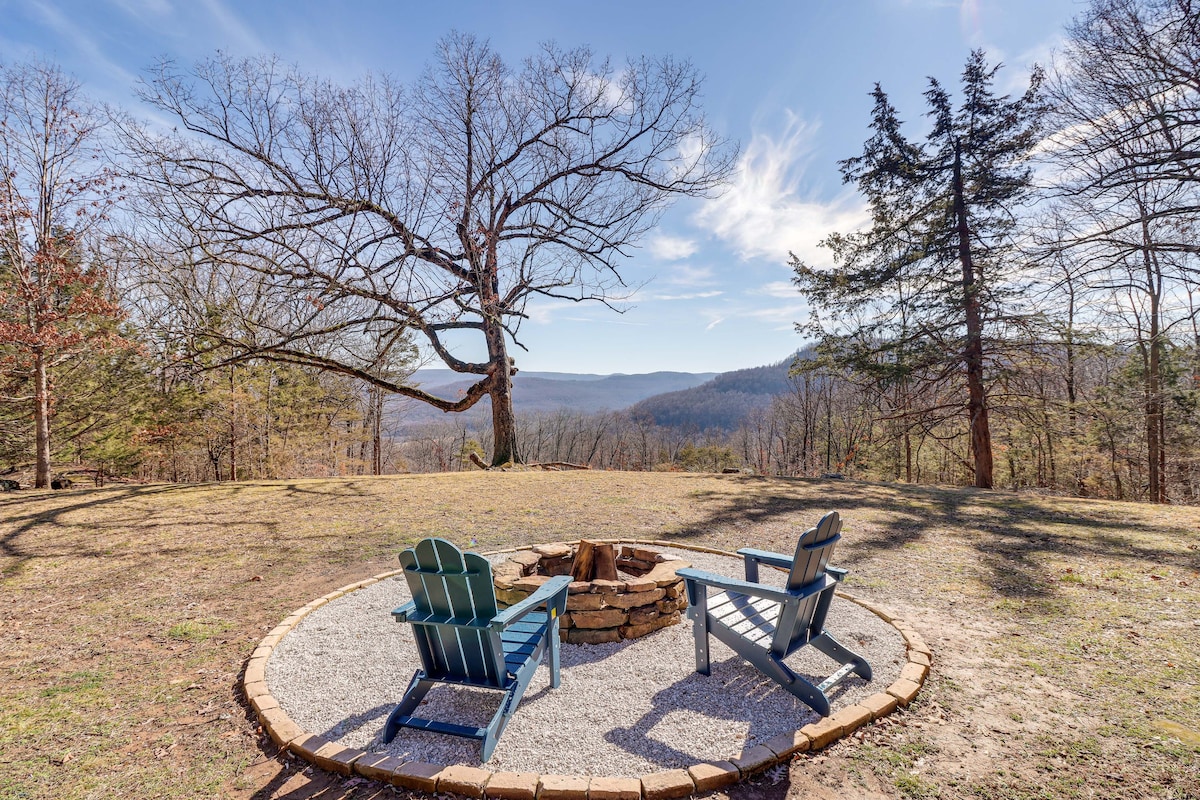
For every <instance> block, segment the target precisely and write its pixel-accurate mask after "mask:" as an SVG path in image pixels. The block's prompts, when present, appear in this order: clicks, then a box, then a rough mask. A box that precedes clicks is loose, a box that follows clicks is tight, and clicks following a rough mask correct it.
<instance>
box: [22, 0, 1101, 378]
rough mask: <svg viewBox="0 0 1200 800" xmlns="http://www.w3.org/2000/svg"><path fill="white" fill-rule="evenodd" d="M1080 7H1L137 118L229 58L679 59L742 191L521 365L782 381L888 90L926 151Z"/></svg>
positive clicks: (350, 69)
mask: <svg viewBox="0 0 1200 800" xmlns="http://www.w3.org/2000/svg"><path fill="white" fill-rule="evenodd" d="M1084 8H1085V5H1084V4H1083V3H1082V2H1079V0H959V1H958V2H951V1H950V0H841V1H840V2H838V0H829V1H828V2H822V1H821V0H810V1H808V2H805V1H804V0H790V1H785V0H776V2H755V1H754V0H746V1H745V2H736V3H735V2H728V1H727V2H710V1H709V0H692V1H691V2H656V1H655V0H639V1H638V2H627V1H626V0H602V2H572V1H568V0H563V1H562V2H520V0H510V2H467V1H466V0H442V1H441V2H428V0H424V1H423V2H405V1H402V0H394V1H393V2H386V0H373V1H364V2H342V3H334V2H315V1H313V0H288V1H287V2H277V1H276V0H260V1H258V2H255V1H254V0H244V2H240V3H235V2H232V0H80V2H65V1H64V2H54V1H53V0H0V20H2V21H3V24H2V25H0V59H3V60H4V61H7V62H11V61H17V60H23V59H26V58H30V57H34V56H41V57H46V58H49V59H51V60H53V61H56V62H57V63H59V64H60V65H61V66H63V67H64V68H65V69H66V70H67V71H69V72H71V73H73V74H74V75H76V76H77V77H78V78H79V79H80V80H82V81H83V83H84V85H85V87H86V90H87V92H88V93H89V94H90V95H91V96H92V97H93V98H95V99H97V100H100V101H104V102H109V103H114V104H118V105H121V106H124V107H127V108H129V109H131V110H132V111H133V112H134V113H135V114H137V113H139V110H138V108H137V102H136V99H135V97H134V94H133V85H134V82H135V81H136V80H137V78H138V76H139V74H140V73H141V70H142V69H143V68H145V67H146V66H147V65H149V64H150V63H151V62H152V61H154V60H155V59H157V58H158V57H160V56H164V55H165V56H169V57H172V58H174V59H176V60H178V61H180V62H183V63H188V62H191V61H194V60H196V59H198V58H202V57H205V56H208V55H211V54H212V53H213V52H214V51H215V50H218V49H219V50H222V51H225V52H227V53H231V54H234V55H253V54H257V53H263V52H271V53H277V54H278V55H280V56H281V57H282V58H283V59H285V60H286V61H289V62H294V63H296V64H299V65H300V66H302V67H303V68H305V69H306V70H308V71H311V72H314V73H317V74H320V75H323V76H325V77H329V78H332V79H335V80H340V81H344V82H346V83H350V82H352V81H354V80H355V79H356V78H358V77H359V76H361V75H363V74H364V73H367V72H389V73H391V74H393V75H396V76H397V77H399V78H401V79H406V80H407V79H411V78H414V77H415V76H416V75H417V74H418V73H419V72H420V70H421V69H422V68H423V66H424V65H425V64H426V63H427V62H428V60H429V59H430V58H431V57H432V55H433V46H434V43H435V42H436V40H437V39H438V38H440V37H441V36H442V35H444V34H445V33H447V32H448V31H450V30H459V31H463V32H469V33H474V34H476V35H477V36H480V37H484V38H488V39H490V40H491V43H492V45H493V46H494V47H495V49H496V50H497V51H498V52H499V53H501V54H502V55H503V57H504V58H505V59H507V60H510V61H512V62H517V61H519V60H520V59H522V58H523V57H525V56H526V55H528V54H531V53H532V52H533V51H534V49H535V48H536V46H537V44H538V43H540V42H543V41H546V40H554V41H556V42H557V43H558V44H559V45H562V46H565V47H573V46H577V45H588V46H590V47H591V48H592V49H593V50H594V51H595V52H596V53H598V54H600V55H609V56H612V57H613V59H614V61H620V60H623V59H624V57H625V56H638V55H665V54H670V55H673V56H675V57H677V58H686V59H688V60H690V61H691V62H692V63H693V64H695V65H696V67H697V68H698V69H699V71H700V72H701V73H702V74H704V75H705V76H706V83H705V90H704V101H703V103H704V107H705V110H706V112H707V114H708V116H709V119H710V122H711V123H712V125H713V127H715V128H716V129H717V130H718V131H719V132H721V133H722V134H723V135H725V136H727V137H729V138H731V139H734V140H737V141H739V142H740V143H741V148H742V157H741V163H740V165H739V170H738V172H737V177H736V179H735V181H734V183H733V184H732V185H731V186H730V187H729V189H728V191H727V192H726V193H725V195H724V196H723V197H721V198H719V199H716V200H708V201H700V200H688V201H684V202H681V203H678V204H676V205H675V206H674V207H673V208H672V209H671V210H670V211H669V212H668V213H667V214H666V215H665V216H664V218H663V220H662V223H661V224H660V226H659V228H658V229H657V230H656V231H655V232H654V233H653V234H652V235H651V236H649V237H648V238H647V239H645V240H644V241H643V242H642V243H641V247H640V248H639V249H638V250H636V251H634V254H633V256H632V257H631V258H630V259H629V261H628V263H626V264H624V265H623V266H622V274H623V276H624V277H625V278H626V280H627V281H628V282H629V283H630V284H631V285H635V286H640V287H641V288H639V289H638V290H637V291H636V293H635V294H634V296H633V297H632V299H631V302H630V303H628V304H627V306H628V307H627V309H626V311H625V313H624V314H617V313H614V312H613V311H611V310H609V309H607V308H604V307H602V306H599V305H596V306H583V305H579V304H572V303H557V302H543V303H541V304H534V305H532V306H531V307H530V308H529V309H528V310H529V311H530V312H531V315H532V317H531V319H530V320H529V322H528V323H526V324H525V326H524V327H523V328H522V330H521V339H522V341H523V343H524V344H525V345H526V346H527V347H528V348H529V352H522V351H520V350H516V351H515V357H516V359H517V365H518V367H520V368H523V369H527V370H546V371H559V372H588V373H599V374H607V373H617V372H623V373H641V372H652V371H656V370H676V371H685V372H722V371H727V370H732V369H739V368H742V367H752V366H759V365H762V364H768V363H773V362H777V361H780V360H782V359H784V358H786V357H787V356H788V355H789V354H790V353H792V352H794V351H795V350H796V349H797V348H798V347H800V346H801V345H802V344H803V341H802V340H801V338H800V337H799V336H798V335H797V334H796V333H795V332H794V330H793V323H795V322H797V321H801V320H803V319H804V318H805V316H806V310H805V308H804V304H803V302H802V301H801V299H800V298H799V296H798V295H797V294H796V292H795V290H794V288H792V286H791V284H790V282H789V281H790V277H791V272H790V270H789V269H788V266H787V254H788V251H789V250H791V251H795V252H796V253H797V254H798V255H800V256H801V257H803V258H805V259H806V260H810V261H812V262H814V263H817V264H820V263H825V262H827V260H828V259H827V256H826V255H825V254H824V253H823V251H821V250H820V249H818V248H817V247H816V243H817V242H818V241H820V240H821V239H822V238H823V237H824V236H825V235H827V234H828V233H829V232H831V231H835V230H838V231H846V230H850V229H852V228H853V227H854V226H856V225H858V224H860V223H861V222H862V221H863V219H864V217H863V212H862V204H861V202H860V200H859V199H858V198H857V197H856V196H855V194H854V193H853V191H852V190H851V189H850V188H849V187H846V186H843V185H842V183H841V178H840V175H839V174H838V171H837V163H836V162H837V161H838V159H842V158H846V157H849V156H853V155H857V154H858V153H859V152H861V150H862V143H863V141H864V139H865V138H866V135H867V128H866V126H867V122H868V117H869V112H870V108H871V100H870V98H869V97H868V93H869V92H870V91H871V89H872V86H873V85H874V83H875V82H876V81H879V82H881V83H882V84H883V87H884V89H885V91H887V92H888V93H889V94H890V95H891V98H892V101H893V103H894V104H895V105H896V106H897V107H898V108H899V110H900V112H901V116H902V117H903V118H904V119H905V120H907V121H908V122H909V125H910V133H918V132H920V131H921V123H922V117H921V113H922V111H923V105H922V99H921V92H922V91H923V90H924V88H925V82H926V76H929V75H933V76H935V77H937V78H939V80H941V81H942V82H943V83H944V84H947V85H948V86H956V85H957V78H958V75H959V73H960V72H961V69H962V65H963V63H964V62H965V60H966V57H967V54H968V52H969V51H970V50H971V49H972V48H975V47H982V48H984V49H985V50H986V51H987V52H988V54H989V58H990V59H991V60H992V61H1002V62H1003V63H1004V64H1005V65H1006V68H1005V69H1004V70H1003V72H1002V73H1001V76H1000V82H1001V86H1002V88H1004V89H1005V90H1007V91H1011V92H1014V93H1016V92H1019V91H1021V90H1023V88H1024V80H1025V78H1026V77H1027V75H1028V70H1029V68H1030V66H1031V65H1032V64H1033V63H1035V62H1036V63H1041V64H1046V63H1047V62H1048V61H1049V59H1050V56H1051V54H1052V52H1053V51H1054V49H1056V48H1057V46H1058V44H1059V42H1060V41H1061V37H1062V31H1063V25H1064V24H1065V23H1066V22H1067V21H1069V20H1070V18H1071V17H1072V16H1073V15H1076V14H1079V13H1082V11H1083V10H1084ZM643 284H644V285H643ZM462 355H464V356H468V357H476V356H477V355H478V354H477V353H472V352H470V351H464V352H463V353H462Z"/></svg>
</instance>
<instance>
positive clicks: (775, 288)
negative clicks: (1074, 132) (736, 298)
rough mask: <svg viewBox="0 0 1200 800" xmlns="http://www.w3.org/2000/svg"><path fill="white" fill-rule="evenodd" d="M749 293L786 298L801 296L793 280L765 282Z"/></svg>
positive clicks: (792, 298) (791, 298)
mask: <svg viewBox="0 0 1200 800" xmlns="http://www.w3.org/2000/svg"><path fill="white" fill-rule="evenodd" d="M748 294H756V295H765V296H767V297H779V298H782V299H785V300H794V299H796V298H797V297H799V296H800V294H799V292H798V291H797V290H796V285H795V284H794V283H792V282H791V281H771V282H770V283H764V284H763V285H762V286H759V287H758V288H756V289H751V290H749V292H748Z"/></svg>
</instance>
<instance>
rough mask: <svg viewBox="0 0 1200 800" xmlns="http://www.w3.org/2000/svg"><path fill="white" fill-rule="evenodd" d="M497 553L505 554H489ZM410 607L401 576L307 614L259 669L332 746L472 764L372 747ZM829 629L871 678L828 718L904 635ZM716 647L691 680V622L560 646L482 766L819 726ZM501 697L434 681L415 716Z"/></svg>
mask: <svg viewBox="0 0 1200 800" xmlns="http://www.w3.org/2000/svg"><path fill="white" fill-rule="evenodd" d="M664 552H667V553H670V554H672V555H675V556H677V557H679V558H681V559H684V560H686V561H689V562H691V563H692V564H693V566H695V567H696V568H698V569H704V570H709V571H711V572H717V573H721V574H724V575H730V576H734V577H741V560H740V559H736V558H730V557H726V556H717V555H711V554H707V553H697V552H694V551H689V550H682V549H673V548H672V549H668V550H665V551H664ZM498 558H503V556H502V557H497V558H493V560H498ZM767 572H770V570H768V571H767ZM409 599H410V596H409V592H408V587H407V586H406V585H405V583H404V580H403V578H401V577H397V578H392V579H387V580H383V581H380V582H378V583H375V584H373V585H371V586H368V587H366V588H364V589H360V590H358V591H355V592H352V593H350V594H348V595H346V596H344V597H341V598H338V599H337V600H334V601H333V602H331V603H328V604H326V605H324V606H322V607H321V608H319V609H317V610H316V611H314V612H313V613H311V614H309V615H308V616H307V617H306V618H305V619H304V620H302V621H301V622H300V624H299V625H297V626H296V628H295V629H293V630H292V631H291V632H290V633H288V634H287V635H286V636H285V637H284V638H283V640H282V641H281V642H280V643H279V645H278V646H277V647H276V648H275V650H274V652H273V653H272V654H271V658H270V660H269V661H268V662H267V683H268V685H269V686H270V689H271V693H272V694H273V695H274V696H275V698H276V699H277V700H278V701H279V704H280V706H282V708H283V710H284V711H285V712H286V713H287V714H288V716H290V717H291V718H292V719H293V720H295V722H296V723H297V724H298V725H299V726H300V727H302V728H303V729H305V730H306V731H309V732H311V733H316V734H319V735H321V736H323V737H325V738H327V739H330V740H332V741H336V742H341V743H342V744H344V745H347V746H350V747H357V748H362V749H365V750H368V751H370V752H376V753H384V754H387V755H393V756H397V757H399V758H402V759H404V760H406V761H426V762H430V763H434V764H443V765H449V764H468V765H474V766H478V765H479V764H480V761H479V743H478V742H476V741H474V740H471V739H461V738H458V737H453V736H442V735H436V734H431V733H425V732H421V731H415V730H411V729H402V730H401V731H400V733H399V735H397V736H396V738H395V740H394V741H393V742H392V743H391V744H390V745H385V744H383V743H382V742H380V741H379V736H380V734H381V732H382V729H383V723H384V721H385V720H386V719H387V715H388V714H389V713H390V712H391V710H392V708H393V707H394V705H395V704H396V702H397V701H398V700H399V699H400V696H401V695H402V694H403V692H404V689H405V688H406V687H407V685H408V682H409V680H410V679H411V678H412V674H413V671H414V670H416V669H418V668H419V667H420V659H419V657H418V656H417V652H416V647H415V645H414V644H413V639H412V635H411V633H410V628H409V626H407V625H402V624H398V623H396V622H394V621H393V620H392V617H391V614H390V613H389V612H390V611H391V610H392V609H393V608H396V607H397V606H400V605H402V604H403V603H405V602H407V601H408V600H409ZM827 627H828V629H829V631H830V632H831V633H832V634H833V635H834V636H835V637H836V638H837V639H838V640H839V641H841V642H842V643H843V644H846V645H847V646H849V647H850V648H851V649H853V650H856V651H857V652H859V653H861V654H862V655H864V656H865V657H866V659H867V661H868V662H869V663H870V664H871V667H872V669H873V670H874V679H873V680H872V681H871V682H869V683H868V682H866V681H863V680H861V679H859V678H857V677H851V678H850V679H848V680H846V681H843V683H842V684H841V685H840V686H839V687H838V688H836V689H835V690H834V691H833V693H832V695H831V698H830V699H831V701H832V702H833V708H834V710H835V711H836V710H837V709H838V708H841V707H844V706H847V705H850V704H852V703H854V702H856V701H857V700H860V699H862V698H864V697H866V696H868V695H870V694H874V693H875V692H879V691H883V690H884V689H885V688H886V687H887V686H889V685H890V684H891V683H892V682H893V681H895V680H896V678H897V677H898V676H899V674H900V670H901V668H902V667H903V666H904V663H905V660H906V659H905V647H904V639H903V637H901V635H900V634H899V632H897V631H896V629H895V628H893V627H892V626H890V625H888V624H887V623H885V622H884V621H883V620H881V619H879V618H878V617H877V616H875V615H874V614H873V613H871V612H870V611H867V610H866V609H864V608H862V607H861V606H859V605H857V604H856V603H853V602H850V601H847V600H845V599H841V598H838V599H835V600H834V604H833V608H832V611H831V612H830V619H829V622H828V624H827ZM710 641H711V645H710V648H711V658H712V675H711V676H704V675H699V674H697V673H696V672H695V655H694V649H693V641H692V626H691V622H690V621H688V620H687V619H686V618H685V619H684V621H683V622H682V623H681V624H679V625H674V626H671V627H669V628H665V629H663V630H661V631H658V632H656V633H653V634H651V635H650V636H647V637H644V638H642V639H636V640H630V641H624V642H617V643H613V644H604V645H568V644H564V645H562V685H561V686H560V687H559V688H558V689H551V688H550V683H549V670H548V669H547V668H546V667H545V666H543V667H541V668H540V669H539V670H538V672H537V675H536V676H535V677H534V679H533V682H532V683H531V684H530V686H529V689H528V691H527V692H526V694H525V697H524V699H523V700H522V702H521V704H520V706H519V707H518V708H517V712H516V713H515V714H514V715H513V718H512V720H511V722H510V723H509V725H508V728H507V729H506V730H505V732H504V735H503V736H502V737H501V738H500V742H499V745H498V746H497V747H496V752H495V753H494V755H493V756H492V759H491V760H490V761H488V763H487V764H486V767H487V768H488V769H492V770H496V771H500V770H503V771H510V772H536V773H553V774H568V775H592V776H606V777H638V776H641V775H644V774H647V773H650V772H657V771H660V770H665V769H674V768H680V767H687V766H689V765H691V764H695V763H697V762H700V761H709V760H720V759H729V758H731V757H734V756H737V755H738V754H739V753H740V752H741V751H742V750H743V749H744V748H746V747H750V746H753V745H755V744H758V743H761V742H764V741H766V740H768V739H770V738H772V737H774V736H776V735H778V734H780V733H787V732H790V731H793V730H796V729H798V728H800V727H802V726H803V725H806V724H808V723H809V722H813V721H816V720H817V719H818V718H819V717H818V716H817V715H816V714H815V713H814V712H813V711H812V710H811V709H809V708H808V707H807V706H806V705H804V704H803V703H800V702H799V701H797V700H796V699H795V698H793V697H792V696H791V695H790V694H788V693H787V692H785V691H783V690H782V689H781V688H779V687H778V686H777V685H776V684H774V683H772V682H771V681H770V680H767V679H766V678H764V677H763V676H762V675H761V674H760V673H759V672H758V671H756V670H755V669H753V668H752V667H750V666H749V665H748V664H747V663H746V662H744V661H743V660H741V659H740V658H738V657H737V656H736V655H734V653H733V651H731V650H729V649H728V648H727V647H725V646H724V645H722V644H721V643H720V642H718V641H716V640H715V639H711V638H710ZM789 665H790V666H791V667H792V668H793V669H794V670H796V671H797V672H799V673H801V674H807V675H809V676H816V677H818V679H820V678H823V677H824V676H825V675H827V674H828V673H830V672H832V671H833V669H834V668H835V666H836V665H834V664H833V663H832V662H830V661H829V660H828V659H827V658H825V657H824V656H823V655H821V654H820V653H817V652H815V651H813V649H812V648H803V649H802V650H801V652H799V653H797V654H796V655H794V656H793V657H792V659H790V660H789ZM498 698H499V694H498V693H495V692H488V691H484V690H479V691H470V690H464V689H461V688H450V687H438V688H435V689H434V690H433V691H431V692H430V694H429V695H428V697H427V700H426V704H425V705H423V706H422V709H421V712H420V713H421V715H422V716H426V717H433V718H441V719H446V720H452V721H457V722H459V723H461V724H479V725H482V724H486V722H487V720H488V719H489V718H490V717H491V715H492V714H493V713H494V712H495V709H496V708H498V702H497V699H498Z"/></svg>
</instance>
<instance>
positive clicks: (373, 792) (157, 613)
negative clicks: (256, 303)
mask: <svg viewBox="0 0 1200 800" xmlns="http://www.w3.org/2000/svg"><path fill="white" fill-rule="evenodd" d="M832 509H836V510H839V511H841V512H842V513H843V517H844V518H845V520H846V525H845V529H844V537H845V538H844V541H843V543H842V545H841V546H840V549H839V552H838V557H837V558H836V561H837V563H838V564H839V565H840V566H843V567H848V568H849V569H850V570H851V573H850V579H849V582H848V585H847V589H848V591H850V592H852V593H854V594H856V595H859V596H861V597H863V598H864V599H867V600H870V601H873V602H876V603H878V604H880V605H883V606H887V607H889V608H891V609H893V610H895V611H898V612H900V613H902V614H903V615H904V616H905V617H906V618H908V619H910V620H911V621H912V622H913V623H914V624H915V625H916V627H917V628H918V630H920V631H921V633H922V634H923V635H924V637H925V639H926V640H927V641H928V642H929V644H930V645H931V646H932V647H933V649H934V651H935V656H934V658H935V661H934V668H933V673H932V675H931V678H930V681H929V683H927V684H926V688H925V690H924V691H923V692H922V695H921V697H920V698H919V700H918V702H917V703H915V704H914V705H913V706H912V707H911V708H909V709H908V710H906V711H904V712H902V713H899V714H897V715H894V716H893V717H890V718H888V719H887V720H884V721H881V722H880V723H877V724H876V725H873V726H869V727H868V728H866V729H864V730H862V731H860V732H859V733H858V734H856V735H855V736H853V737H851V738H850V739H848V740H845V741H843V742H840V743H838V744H835V745H834V746H832V747H831V748H829V749H828V750H826V751H824V752H822V753H818V754H816V755H804V756H802V757H801V758H800V759H798V760H797V761H796V762H794V764H793V767H792V769H791V770H790V774H788V775H786V776H781V775H778V774H777V775H776V776H774V778H773V779H771V780H766V779H764V780H762V781H757V782H751V783H749V784H746V785H742V786H739V787H736V788H735V789H733V790H732V791H731V792H729V795H730V796H732V797H743V798H748V797H765V796H771V797H783V796H792V797H797V798H799V797H807V796H810V795H809V792H813V791H821V792H824V793H826V794H820V795H816V796H827V793H828V792H829V791H831V788H832V789H836V794H838V795H840V796H844V797H904V798H923V797H940V798H1014V800H1015V798H1061V797H1080V798H1084V797H1114V798H1117V797H1119V798H1126V797H1128V798H1141V797H1161V798H1200V621H1198V620H1200V509H1194V508H1169V507H1168V508H1159V507H1152V506H1145V505H1132V504H1121V503H1107V502H1098V501H1087V500H1078V499H1064V498H1041V497H1034V496H1029V495H1012V494H1006V493H1001V492H981V491H975V490H965V489H955V490H947V489H933V488H912V487H899V486H890V485H887V486H885V485H876V484H860V483H853V482H822V481H807V480H784V479H764V478H753V477H746V476H736V475H735V476H723V475H688V474H664V473H616V472H612V473H605V472H560V473H555V472H510V473H482V472H476V473H464V474H454V475H412V476H398V477H383V478H355V479H330V480H305V481H293V482H270V483H254V484H214V485H202V486H162V485H158V486H117V487H109V488H104V489H77V490H68V491H62V492H54V493H35V492H29V491H26V492H20V493H11V494H4V495H0V798H3V800H11V799H15V798H56V800H57V799H59V798H86V797H97V798H104V797H114V796H123V797H128V798H134V799H135V800H136V799H138V798H159V797H170V798H198V797H235V798H237V797H245V798H249V797H256V798H270V797H288V798H300V797H321V798H343V797H344V798H366V797H376V796H380V797H383V796H392V790H390V789H383V788H380V787H378V786H376V785H372V784H367V783H364V782H361V781H347V780H345V779H341V778H331V777H329V776H326V775H323V774H320V773H316V772H313V771H309V772H308V774H305V773H304V772H303V765H297V764H295V763H294V762H293V761H291V760H289V759H287V758H286V757H280V756H278V755H277V753H276V752H275V748H274V747H273V746H272V745H271V743H270V741H269V740H267V739H265V738H264V737H263V736H262V734H261V732H260V731H259V730H258V729H257V725H256V723H255V721H254V719H253V717H252V716H251V715H250V714H249V713H248V711H247V707H246V705H245V703H244V702H243V701H242V699H241V697H240V694H239V690H238V679H239V674H240V672H241V670H242V668H243V665H244V662H245V660H246V658H247V657H248V656H249V655H250V653H251V651H252V650H253V649H254V646H255V644H256V643H257V642H258V640H259V639H261V638H262V637H263V636H264V635H265V634H266V633H267V631H269V630H270V629H271V628H273V627H274V626H275V625H276V624H277V623H278V622H279V621H280V620H281V619H282V618H283V617H284V616H286V615H287V614H288V613H289V612H291V611H292V610H294V609H295V608H298V607H299V606H302V605H304V604H305V603H307V602H308V601H309V600H311V599H313V598H315V597H317V596H319V595H322V594H325V593H326V592H328V591H331V590H333V589H335V588H337V587H339V586H342V585H345V584H347V583H350V582H352V581H355V580H359V579H361V578H364V577H369V576H371V575H374V574H377V573H379V572H383V571H385V570H388V569H392V568H393V567H394V564H395V554H396V551H397V550H398V549H400V548H401V547H402V546H404V545H407V544H410V543H412V542H414V541H416V540H417V539H420V538H422V537H425V536H430V535H437V536H444V537H447V538H449V539H451V540H453V541H455V542H457V543H459V544H460V545H469V544H471V542H472V540H474V547H475V548H476V549H480V550H489V549H497V548H502V547H507V546H511V545H515V544H527V543H535V542H548V541H558V540H564V539H577V538H579V537H580V536H581V535H582V536H604V537H617V536H621V537H630V538H644V539H668V540H673V541H677V542H681V543H691V544H703V545H707V546H714V547H721V548H726V549H736V548H737V547H740V546H744V545H748V544H752V545H754V546H758V547H764V548H768V549H781V550H790V549H791V548H792V547H794V546H795V539H796V535H797V533H798V528H799V527H801V526H805V527H806V526H808V525H810V524H812V523H813V522H815V521H816V519H817V518H818V517H819V515H820V514H821V513H823V512H824V511H826V510H832ZM402 688H403V687H398V688H397V690H398V691H400V690H401V689H402ZM564 746H567V745H564ZM772 781H774V782H772ZM828 796H833V795H828Z"/></svg>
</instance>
